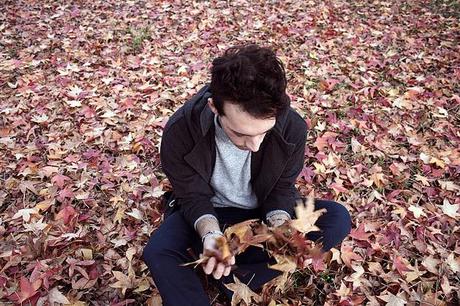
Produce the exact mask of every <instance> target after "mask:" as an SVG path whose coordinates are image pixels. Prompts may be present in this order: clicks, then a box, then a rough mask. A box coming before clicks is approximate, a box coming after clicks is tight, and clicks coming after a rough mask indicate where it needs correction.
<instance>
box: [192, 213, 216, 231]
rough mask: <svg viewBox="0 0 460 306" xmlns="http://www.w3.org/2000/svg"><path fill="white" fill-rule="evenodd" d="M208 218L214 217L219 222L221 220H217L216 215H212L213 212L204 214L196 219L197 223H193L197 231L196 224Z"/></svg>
mask: <svg viewBox="0 0 460 306" xmlns="http://www.w3.org/2000/svg"><path fill="white" fill-rule="evenodd" d="M207 218H210V219H214V220H216V221H217V222H219V220H217V218H216V216H214V215H211V214H205V215H202V216H201V217H199V218H198V219H196V221H195V223H193V228H194V229H195V231H196V226H197V224H198V222H199V221H201V220H203V219H207Z"/></svg>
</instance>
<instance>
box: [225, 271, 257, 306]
mask: <svg viewBox="0 0 460 306" xmlns="http://www.w3.org/2000/svg"><path fill="white" fill-rule="evenodd" d="M233 281H234V283H232V284H225V287H227V288H228V289H229V290H231V291H233V296H232V302H231V305H232V306H237V305H239V304H240V302H241V301H244V302H245V303H246V305H251V304H252V301H254V302H259V301H260V296H259V295H257V294H256V293H255V292H254V291H252V290H251V289H250V288H249V287H248V286H247V285H246V284H244V283H242V282H241V281H240V280H239V279H238V278H237V277H236V276H235V275H233Z"/></svg>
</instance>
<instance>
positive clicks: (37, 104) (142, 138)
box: [0, 0, 460, 305]
mask: <svg viewBox="0 0 460 306" xmlns="http://www.w3.org/2000/svg"><path fill="white" fill-rule="evenodd" d="M0 6H1V10H0V301H1V303H6V304H8V303H12V304H20V303H24V304H25V305H29V304H32V305H36V304H37V305H53V304H54V303H64V304H71V305H108V304H111V305H129V304H131V305H137V304H143V303H150V304H155V303H157V301H158V298H157V296H156V295H157V291H156V289H155V287H154V285H153V283H152V281H151V278H150V276H149V273H148V269H147V268H146V266H145V264H144V263H143V262H142V260H141V259H140V255H141V253H142V248H143V246H144V245H145V244H146V241H147V239H148V238H149V235H150V234H151V232H152V231H153V230H154V229H155V228H156V227H157V226H158V225H159V223H160V222H161V214H160V213H159V211H158V203H159V197H160V196H161V194H162V193H163V192H164V191H165V190H167V188H168V184H167V181H166V180H165V176H164V174H163V173H162V172H161V168H160V165H159V158H158V144H159V141H160V139H161V133H162V128H163V127H164V124H165V122H166V121H167V118H168V116H169V115H170V114H171V113H172V112H173V111H174V110H175V109H176V108H177V107H179V106H180V105H181V104H182V103H183V102H184V101H185V100H186V99H187V98H188V97H190V96H191V95H192V94H193V93H194V92H196V91H197V90H198V89H199V88H200V87H201V86H202V85H203V84H204V83H206V82H208V81H209V72H208V68H209V66H210V62H211V60H212V59H213V58H214V57H216V56H217V55H219V54H221V53H222V51H223V50H225V49H226V48H227V47H229V46H232V45H234V44H239V43H245V42H257V43H260V44H264V45H266V44H268V45H272V46H273V47H275V48H276V49H277V50H278V55H279V56H280V58H281V59H282V60H283V62H284V63H285V65H286V68H287V73H288V79H289V94H290V96H291V98H292V105H293V107H294V108H296V109H297V110H298V111H299V112H300V113H301V114H302V116H304V117H305V120H306V122H307V124H308V126H309V128H310V129H309V134H308V142H307V146H306V162H305V168H304V170H303V171H302V174H301V176H300V177H299V180H298V186H299V189H300V190H301V192H302V193H303V194H305V195H306V194H309V193H310V191H312V189H315V191H316V194H317V197H321V198H330V199H335V200H337V201H339V202H341V203H343V204H344V205H345V206H346V207H347V208H348V209H349V211H350V212H351V214H352V217H353V222H354V225H353V231H352V233H351V235H350V237H348V238H347V239H346V240H345V241H344V243H343V244H342V246H341V247H338V248H337V249H335V250H333V252H332V253H331V254H330V255H331V256H330V258H329V260H328V262H327V265H325V267H324V268H323V269H322V271H313V269H309V268H307V269H306V270H304V271H298V272H296V273H294V274H293V276H292V278H291V280H290V281H289V282H288V283H287V284H288V286H287V289H286V292H284V293H283V294H280V295H279V296H276V297H274V299H276V300H277V301H278V302H279V303H285V304H287V303H291V304H294V305H301V304H313V301H315V303H316V304H325V303H327V304H328V305H336V304H339V303H340V304H341V305H361V304H366V303H368V305H405V304H407V305H414V304H416V303H417V302H420V303H421V304H422V305H445V304H451V305H455V304H457V305H458V303H459V294H458V291H459V290H460V244H459V241H460V224H459V222H458V220H459V217H460V209H459V207H460V197H459V195H460V151H459V147H460V85H459V84H460V55H459V54H460V47H459V41H460V28H459V24H460V22H459V12H460V5H459V3H458V1H455V0H451V1H449V0H435V1H407V2H406V1H395V0H393V1H345V0H343V1H338V0H330V1H319V0H310V1H307V0H306V1H243V0H236V1H210V2H207V1H199V2H191V1H116V0H110V1H106V0H104V1H101V0H91V1H54V0H53V1H50V0H49V1H32V0H30V1H25V0H17V1H9V0H6V1H2V4H1V5H0ZM320 270H321V269H320ZM216 294H217V293H216V292H215V291H212V290H210V295H211V299H213V300H214V301H221V297H220V296H217V297H216ZM289 301H290V302H289ZM216 303H217V302H216Z"/></svg>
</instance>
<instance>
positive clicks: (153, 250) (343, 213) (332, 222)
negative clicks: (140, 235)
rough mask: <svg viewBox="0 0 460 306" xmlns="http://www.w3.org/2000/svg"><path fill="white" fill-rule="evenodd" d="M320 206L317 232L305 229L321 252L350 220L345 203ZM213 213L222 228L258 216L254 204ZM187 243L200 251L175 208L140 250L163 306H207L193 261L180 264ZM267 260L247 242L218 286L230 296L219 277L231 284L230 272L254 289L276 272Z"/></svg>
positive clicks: (344, 230)
mask: <svg viewBox="0 0 460 306" xmlns="http://www.w3.org/2000/svg"><path fill="white" fill-rule="evenodd" d="M321 208H326V209H327V212H326V213H325V214H323V215H322V216H321V217H320V218H319V219H318V221H317V222H316V225H317V226H318V227H319V228H320V229H321V231H319V232H311V233H309V234H308V235H307V237H308V239H310V240H314V241H321V242H322V243H323V250H325V251H327V250H329V249H330V248H332V247H334V246H335V245H337V244H339V243H340V242H341V241H342V240H343V239H344V238H345V237H346V236H347V235H348V233H349V232H350V229H351V219H350V214H349V213H348V211H347V210H346V208H345V207H344V206H342V205H340V204H338V203H336V202H333V201H325V200H316V202H315V209H321ZM216 212H217V215H218V219H219V224H220V226H221V228H222V229H224V228H225V227H226V226H228V225H231V224H235V223H238V222H241V221H244V220H248V219H253V218H262V219H263V216H261V214H260V212H259V210H258V209H252V210H246V209H238V208H216ZM188 248H192V249H193V251H194V253H195V254H197V255H198V254H200V253H201V252H202V248H203V246H202V243H201V239H200V237H199V235H198V234H197V233H196V232H195V230H194V229H193V228H192V227H191V226H190V225H189V224H188V223H187V222H186V221H185V219H184V218H183V216H182V214H181V213H180V212H179V211H176V212H174V213H172V214H171V215H170V216H169V217H167V218H166V220H165V221H164V222H163V223H162V224H161V225H160V227H159V228H158V229H157V230H156V231H155V232H154V233H153V234H152V236H151V238H150V240H149V242H148V243H147V246H146V247H145V249H144V252H143V255H142V256H143V259H144V261H145V263H146V264H147V266H148V267H149V269H150V273H151V274H152V277H153V280H154V282H155V285H156V286H157V288H158V290H159V292H160V295H161V297H162V299H163V305H165V306H168V305H172V306H177V305H181V306H182V305H184V306H185V305H200V306H201V305H203V306H204V305H207V306H208V305H210V302H209V299H208V295H207V294H206V292H205V291H204V289H203V286H202V284H201V282H200V278H199V276H198V275H197V273H196V271H195V270H194V268H193V266H186V267H183V266H181V264H183V263H186V262H191V261H193V260H194V258H192V257H191V255H190V254H189V252H188V251H187V249H188ZM271 263H274V259H273V258H270V257H269V256H268V254H267V253H266V252H265V251H264V250H262V249H261V248H256V247H250V248H248V249H247V250H246V251H245V252H244V253H242V254H240V255H238V256H236V265H237V267H238V268H237V269H236V270H235V271H233V272H232V273H230V275H229V276H227V277H224V278H223V279H222V281H221V282H220V284H221V285H220V287H221V289H223V291H224V292H225V293H226V294H227V296H229V297H230V296H231V291H229V290H228V289H226V288H225V287H224V286H222V282H223V283H232V282H233V276H232V274H234V275H235V276H236V277H237V278H239V279H240V280H241V281H242V282H244V283H246V284H248V282H249V281H250V282H249V287H250V288H251V289H253V290H254V289H257V288H260V287H261V286H262V285H263V284H265V283H266V282H268V281H270V280H271V279H273V278H275V277H276V276H278V275H280V272H279V271H276V270H273V269H270V268H268V264H271ZM196 269H201V268H200V267H197V268H196ZM211 277H212V276H211Z"/></svg>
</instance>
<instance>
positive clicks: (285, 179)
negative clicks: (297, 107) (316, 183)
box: [263, 114, 307, 217]
mask: <svg viewBox="0 0 460 306" xmlns="http://www.w3.org/2000/svg"><path fill="white" fill-rule="evenodd" d="M286 133H287V137H286V138H287V139H288V140H289V142H291V143H295V148H294V151H293V153H292V155H291V156H290V158H289V160H288V162H287V163H286V167H285V168H284V170H283V172H282V174H281V176H280V178H279V179H278V181H277V182H276V184H275V186H274V187H273V189H272V190H271V192H270V193H269V195H268V197H267V198H266V200H265V201H264V203H263V212H264V215H265V216H266V215H267V214H270V212H272V211H275V210H283V211H286V212H287V213H288V214H289V215H290V216H291V217H294V206H295V204H296V199H297V198H298V197H299V193H298V191H297V189H296V187H295V182H296V180H297V177H298V175H299V174H300V172H301V171H302V168H303V165H304V162H305V142H306V139H307V126H306V123H305V121H304V120H303V119H302V118H301V117H300V116H299V115H298V114H296V122H295V123H294V124H291V126H290V127H288V129H287V131H286Z"/></svg>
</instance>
